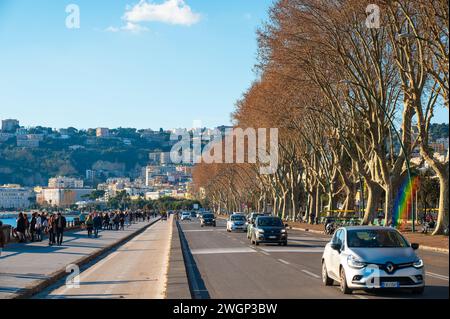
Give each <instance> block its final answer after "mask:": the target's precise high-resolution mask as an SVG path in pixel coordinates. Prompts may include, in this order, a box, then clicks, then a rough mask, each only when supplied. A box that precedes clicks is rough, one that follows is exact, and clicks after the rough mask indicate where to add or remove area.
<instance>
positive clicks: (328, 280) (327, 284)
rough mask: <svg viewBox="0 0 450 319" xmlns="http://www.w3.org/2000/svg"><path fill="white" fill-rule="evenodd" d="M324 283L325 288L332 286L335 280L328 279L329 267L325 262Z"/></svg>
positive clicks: (323, 270) (323, 262) (323, 267)
mask: <svg viewBox="0 0 450 319" xmlns="http://www.w3.org/2000/svg"><path fill="white" fill-rule="evenodd" d="M322 282H323V284H324V285H325V286H332V285H333V283H334V280H333V279H331V278H330V277H328V271H327V266H326V265H325V260H324V261H322Z"/></svg>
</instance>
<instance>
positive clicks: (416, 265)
mask: <svg viewBox="0 0 450 319" xmlns="http://www.w3.org/2000/svg"><path fill="white" fill-rule="evenodd" d="M413 266H414V268H422V267H423V260H422V259H420V258H419V259H418V260H416V261H415V262H414V264H413Z"/></svg>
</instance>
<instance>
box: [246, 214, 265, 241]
mask: <svg viewBox="0 0 450 319" xmlns="http://www.w3.org/2000/svg"><path fill="white" fill-rule="evenodd" d="M259 216H264V214H262V213H251V214H249V215H248V216H247V238H248V239H250V238H251V236H252V228H253V224H254V223H255V220H256V218H257V217H259Z"/></svg>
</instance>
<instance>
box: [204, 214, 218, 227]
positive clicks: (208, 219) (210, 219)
mask: <svg viewBox="0 0 450 319" xmlns="http://www.w3.org/2000/svg"><path fill="white" fill-rule="evenodd" d="M200 225H201V227H204V226H213V227H216V217H215V216H214V214H213V213H203V215H202V217H201V219H200Z"/></svg>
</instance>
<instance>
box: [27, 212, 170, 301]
mask: <svg viewBox="0 0 450 319" xmlns="http://www.w3.org/2000/svg"><path fill="white" fill-rule="evenodd" d="M171 226H172V218H170V219H169V220H168V221H161V222H159V223H157V224H155V225H154V226H152V227H150V228H148V229H146V230H145V231H144V232H142V233H141V234H139V235H137V236H136V237H134V238H133V239H131V240H130V241H128V242H127V243H126V244H124V245H121V246H120V247H118V248H117V249H113V250H112V251H111V252H110V253H108V255H107V256H106V257H105V258H102V259H101V260H100V261H98V262H96V263H93V264H92V265H91V266H90V267H89V268H86V269H85V270H84V271H82V272H81V274H80V286H79V287H76V288H74V287H70V286H66V285H63V286H61V287H59V288H57V289H55V290H53V291H45V292H44V293H42V294H38V295H37V296H35V298H37V299H163V298H164V296H165V291H166V283H167V270H168V266H169V252H170V243H171V237H172V227H171Z"/></svg>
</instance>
